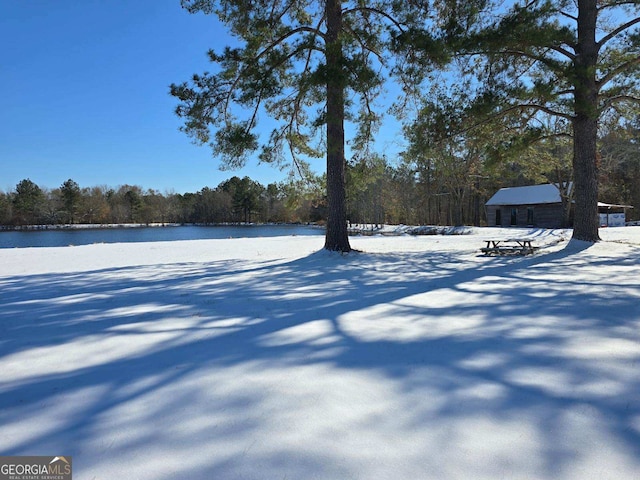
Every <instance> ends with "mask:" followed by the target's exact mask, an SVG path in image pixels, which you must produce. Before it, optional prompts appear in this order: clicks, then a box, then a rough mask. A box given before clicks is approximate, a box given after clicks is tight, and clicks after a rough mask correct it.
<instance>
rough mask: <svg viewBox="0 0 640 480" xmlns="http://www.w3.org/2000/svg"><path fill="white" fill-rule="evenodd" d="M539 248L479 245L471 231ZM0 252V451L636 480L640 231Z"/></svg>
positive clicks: (165, 469) (257, 468)
mask: <svg viewBox="0 0 640 480" xmlns="http://www.w3.org/2000/svg"><path fill="white" fill-rule="evenodd" d="M515 234H517V235H521V236H530V237H534V238H535V241H534V244H536V245H539V246H542V247H543V248H541V249H540V250H539V251H538V252H537V253H536V254H535V255H533V256H527V257H509V258H506V257H484V256H481V255H479V248H480V247H482V246H484V242H483V240H484V239H486V238H499V237H501V236H509V237H513V236H514V235H515ZM601 235H602V237H603V238H604V239H605V241H603V242H600V243H598V244H595V245H593V246H590V245H588V244H582V243H579V242H568V241H567V239H568V238H569V236H570V234H569V233H568V232H566V231H559V230H556V231H544V230H513V229H509V230H500V229H473V230H472V233H471V234H469V235H462V236H420V237H412V236H397V237H396V236H392V237H385V236H372V237H356V238H352V246H353V247H354V248H357V249H359V250H361V252H360V253H352V254H349V255H339V254H331V253H328V252H325V251H322V250H321V249H322V244H323V241H324V239H323V238H322V237H320V236H317V237H316V236H309V237H304V236H299V237H277V238H264V239H228V240H198V241H182V242H158V243H143V244H140V243H129V244H98V245H89V246H77V247H61V248H28V249H3V250H0V455H71V456H73V465H74V470H75V471H74V474H75V475H74V478H77V479H78V480H85V479H86V480H116V479H117V480H120V479H139V480H165V479H166V480H169V479H172V480H173V479H190V480H194V479H195V480H217V479H221V480H227V479H243V480H246V479H278V480H281V479H290V480H291V479H293V480H299V479H322V480H325V479H326V480H336V479H340V480H342V479H363V480H377V479H393V480H398V479H402V480H406V479H436V480H453V479H460V480H462V479H465V480H467V479H472V480H484V479H486V480H497V479H509V480H517V479H526V480H541V479H553V480H558V479H560V480H565V479H566V480H569V479H575V480H588V479H594V480H603V479H611V480H632V479H639V478H640V227H625V228H618V229H613V228H610V229H603V230H602V231H601Z"/></svg>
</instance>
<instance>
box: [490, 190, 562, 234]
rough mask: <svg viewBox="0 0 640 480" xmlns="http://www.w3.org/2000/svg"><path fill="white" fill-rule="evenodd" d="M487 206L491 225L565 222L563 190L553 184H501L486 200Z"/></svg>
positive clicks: (559, 224) (557, 225) (550, 225)
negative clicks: (523, 185) (516, 185)
mask: <svg viewBox="0 0 640 480" xmlns="http://www.w3.org/2000/svg"><path fill="white" fill-rule="evenodd" d="M485 207H486V209H487V223H488V225H489V226H492V227H493V226H496V227H510V226H511V227H540V228H561V227H563V226H565V225H563V223H564V222H563V218H564V209H565V206H564V204H563V202H562V198H561V195H560V190H559V189H558V187H557V186H555V185H553V184H544V185H529V186H526V187H511V188H501V189H500V190H498V191H497V192H496V193H495V195H493V197H491V198H490V199H489V201H487V203H486V204H485ZM569 221H571V216H569Z"/></svg>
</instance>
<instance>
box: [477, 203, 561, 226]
mask: <svg viewBox="0 0 640 480" xmlns="http://www.w3.org/2000/svg"><path fill="white" fill-rule="evenodd" d="M513 209H516V210H517V213H516V215H515V224H513V223H512V210H513ZM529 209H533V212H532V214H533V222H531V221H530V220H531V214H530V213H529ZM497 210H500V217H501V222H500V225H496V211H497ZM487 224H488V225H489V226H490V227H512V226H513V227H540V228H560V227H562V205H561V204H559V203H548V204H538V205H489V206H487Z"/></svg>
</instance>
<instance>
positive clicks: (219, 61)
mask: <svg viewBox="0 0 640 480" xmlns="http://www.w3.org/2000/svg"><path fill="white" fill-rule="evenodd" d="M424 3H425V2H422V1H418V0H404V1H401V0H394V1H383V0H370V1H364V0H182V1H181V4H182V6H183V7H184V8H186V9H187V10H189V11H190V12H204V13H206V14H215V15H217V16H218V18H219V19H220V20H221V21H222V23H224V24H225V25H226V26H227V27H228V29H229V31H230V33H231V34H232V35H233V36H234V37H235V38H236V39H237V41H238V43H239V45H240V46H239V47H234V48H232V47H226V48H225V49H224V51H222V52H221V53H215V52H213V51H212V52H210V53H209V56H210V59H211V61H212V62H213V63H214V64H215V65H216V68H215V72H214V73H204V74H202V75H194V77H193V79H192V81H191V82H188V83H182V84H179V85H172V86H171V93H172V95H174V96H176V97H177V98H178V99H179V100H180V102H181V103H180V104H179V106H178V107H177V110H176V112H177V114H178V115H179V116H181V117H183V118H184V119H185V125H184V127H183V130H184V131H185V132H186V133H187V134H189V135H190V136H192V137H193V138H194V139H195V140H196V141H197V142H199V143H201V144H209V145H210V146H211V148H212V149H213V153H214V155H216V156H220V157H221V159H222V161H223V162H224V164H225V165H226V166H229V167H237V166H241V165H244V163H245V162H246V161H247V160H248V158H249V156H250V155H251V154H252V153H254V152H256V151H259V153H258V158H259V159H260V161H263V162H270V163H279V162H282V161H283V160H285V159H292V160H293V162H294V163H295V164H296V165H297V166H298V167H299V168H300V169H302V170H304V168H305V161H304V160H305V158H309V157H319V156H322V155H323V154H326V160H327V202H328V222H327V230H326V238H325V248H326V249H328V250H335V251H341V252H348V251H350V250H351V247H350V245H349V238H348V235H347V218H346V205H345V120H348V121H353V122H354V123H355V124H356V125H357V133H356V134H355V138H354V147H355V148H359V147H360V146H362V144H364V143H366V142H367V141H368V140H370V139H371V138H372V135H373V134H374V132H375V126H376V125H377V123H378V122H379V119H380V115H379V114H378V113H376V112H375V111H374V106H373V99H374V98H375V96H376V95H377V94H378V93H379V92H380V91H381V89H382V86H383V84H384V81H385V77H384V75H383V71H384V67H385V66H386V65H388V59H387V58H385V51H386V41H387V39H388V38H389V36H390V32H392V31H395V32H399V31H403V30H404V29H406V28H408V25H409V24H410V23H411V22H418V23H420V22H423V21H424V17H423V13H424V10H425V5H424ZM314 108H315V110H314ZM263 113H266V114H267V115H269V116H270V117H272V118H274V119H275V120H277V121H278V122H279V125H278V127H277V128H275V129H274V130H273V131H272V133H271V135H270V137H269V138H268V139H266V140H265V139H261V138H260V137H259V135H258V134H257V133H256V128H257V127H258V124H259V118H258V117H259V115H260V114H263ZM318 138H322V139H323V141H322V142H320V143H318V142H317V140H318Z"/></svg>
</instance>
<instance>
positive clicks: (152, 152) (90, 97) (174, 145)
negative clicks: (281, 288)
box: [0, 0, 324, 193]
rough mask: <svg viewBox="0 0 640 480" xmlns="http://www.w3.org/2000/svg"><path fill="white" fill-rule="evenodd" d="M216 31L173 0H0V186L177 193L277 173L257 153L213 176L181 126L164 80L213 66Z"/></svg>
mask: <svg viewBox="0 0 640 480" xmlns="http://www.w3.org/2000/svg"><path fill="white" fill-rule="evenodd" d="M225 32H226V31H225V28H224V27H223V26H221V25H220V24H219V23H218V22H217V21H216V18H215V17H214V16H205V15H203V14H196V15H192V14H189V13H187V12H186V11H185V10H183V9H182V8H181V7H180V2H179V0H0V190H2V191H5V192H7V191H12V190H13V189H14V188H15V186H16V184H17V183H18V182H19V181H20V180H22V179H24V178H30V179H31V180H32V181H33V182H35V183H37V184H38V185H40V186H42V187H46V188H56V187H59V186H60V185H61V184H62V183H63V182H64V181H65V180H67V179H68V178H71V179H73V180H75V181H76V182H78V184H79V185H80V186H81V187H90V186H95V185H108V186H111V187H117V186H118V185H123V184H131V185H140V186H142V187H143V188H145V189H147V188H153V189H157V190H160V191H161V192H163V191H165V190H166V191H172V190H173V191H175V192H177V193H184V192H196V191H198V190H200V189H201V188H203V187H205V186H210V187H215V186H217V185H218V184H219V183H220V182H222V181H224V180H226V179H227V178H229V177H231V176H233V175H239V176H244V175H248V176H250V177H251V178H253V179H254V180H257V181H259V182H261V183H263V184H265V185H266V184H268V183H270V182H273V181H280V180H284V179H285V178H286V176H287V172H286V171H284V172H283V171H280V170H278V169H277V168H274V167H271V166H269V165H257V161H252V162H250V164H249V165H248V166H247V167H246V168H244V169H242V170H238V171H224V172H222V171H220V170H219V169H218V167H219V163H218V162H217V161H216V159H214V158H213V157H212V155H211V152H210V150H209V149H208V148H207V147H200V146H196V145H194V144H192V143H191V140H190V139H189V138H188V137H187V136H186V135H185V134H183V133H182V132H179V131H178V128H179V127H180V125H181V121H180V119H179V118H178V117H177V116H175V114H174V113H173V111H174V108H175V106H176V104H177V101H176V99H175V98H173V97H171V96H170V95H169V85H170V84H171V83H180V82H182V81H186V80H188V79H189V78H190V77H191V75H192V74H193V73H201V72H203V71H205V70H208V69H209V70H210V69H211V65H210V64H209V63H208V60H207V57H206V52H207V50H208V49H210V48H213V49H214V50H217V51H220V50H221V49H222V47H224V46H225V45H227V44H229V42H230V41H231V39H230V38H229V37H228V36H227V35H226V33H225ZM313 168H314V170H316V171H317V172H318V173H321V172H323V171H324V161H323V160H322V161H318V162H317V164H313Z"/></svg>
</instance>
